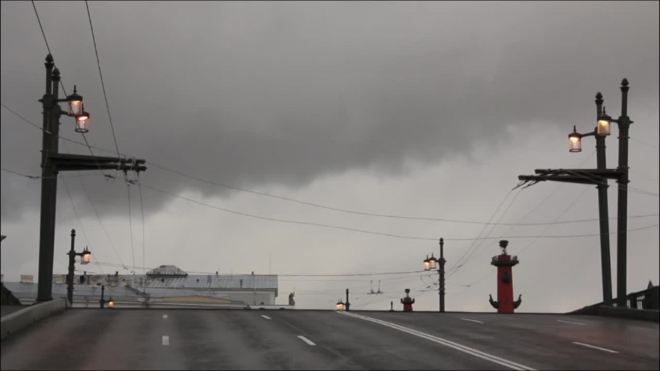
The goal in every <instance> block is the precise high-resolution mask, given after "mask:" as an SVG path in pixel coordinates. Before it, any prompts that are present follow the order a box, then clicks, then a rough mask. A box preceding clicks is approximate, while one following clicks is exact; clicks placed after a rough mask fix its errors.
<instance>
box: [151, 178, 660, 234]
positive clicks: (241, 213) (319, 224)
mask: <svg viewBox="0 0 660 371" xmlns="http://www.w3.org/2000/svg"><path fill="white" fill-rule="evenodd" d="M142 186H143V187H144V188H147V189H150V190H153V191H156V192H159V193H163V194H166V195H169V196H171V197H175V198H180V199H183V200H186V201H189V202H192V203H196V204H198V205H202V206H207V207H210V208H213V209H216V210H220V211H224V212H226V213H230V214H235V215H241V216H245V217H249V218H254V219H260V220H267V221H273V222H279V223H288V224H299V225H308V226H315V227H322V228H330V229H338V230H345V231H351V232H358V233H364V234H371V235H379V236H384V237H393V238H399V239H407V240H424V241H436V240H437V238H436V237H415V236H403V235H396V234H391V233H382V232H375V231H368V230H362V229H357V228H350V227H341V226H336V225H330V224H322V223H314V222H305V221H299V220H287V219H277V218H271V217H265V216H259V215H254V214H248V213H244V212H239V211H234V210H229V209H226V208H222V207H218V206H215V205H210V204H207V203H204V202H201V201H197V200H194V199H192V198H189V197H185V196H180V195H177V194H174V193H171V192H168V191H163V190H160V189H158V188H154V187H151V186H148V185H144V184H143V185H142ZM656 226H658V225H657V224H654V225H651V226H646V227H643V228H642V229H635V230H630V231H636V230H643V229H647V228H653V227H656ZM610 234H616V232H613V233H610ZM593 236H600V234H599V233H595V234H576V235H555V236H543V237H542V238H578V237H593ZM525 238H541V237H537V236H497V237H486V238H485V239H489V240H501V239H509V240H511V239H525ZM478 239H479V238H473V237H464V238H461V237H457V238H445V239H444V240H445V241H474V240H478Z"/></svg>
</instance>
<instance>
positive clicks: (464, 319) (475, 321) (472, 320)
mask: <svg viewBox="0 0 660 371" xmlns="http://www.w3.org/2000/svg"><path fill="white" fill-rule="evenodd" d="M461 320H463V321H470V322H474V323H483V322H481V321H477V320H476V319H469V318H461Z"/></svg>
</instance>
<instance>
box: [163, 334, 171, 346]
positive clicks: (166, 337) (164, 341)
mask: <svg viewBox="0 0 660 371" xmlns="http://www.w3.org/2000/svg"><path fill="white" fill-rule="evenodd" d="M168 345H170V337H169V336H167V335H163V346H164V347H166V346H168Z"/></svg>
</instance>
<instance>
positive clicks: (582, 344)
mask: <svg viewBox="0 0 660 371" xmlns="http://www.w3.org/2000/svg"><path fill="white" fill-rule="evenodd" d="M573 344H575V345H581V346H583V347H587V348H593V349H598V350H602V351H603V352H608V353H614V354H619V352H617V351H616V350H609V349H605V348H601V347H597V346H594V345H589V344H585V343H578V342H577V341H574V342H573Z"/></svg>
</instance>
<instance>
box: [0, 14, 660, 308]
mask: <svg viewBox="0 0 660 371" xmlns="http://www.w3.org/2000/svg"><path fill="white" fill-rule="evenodd" d="M36 6H37V9H38V11H39V15H40V17H41V21H42V24H43V27H44V30H45V33H46V37H47V38H48V42H49V44H50V47H51V50H52V53H53V56H54V58H55V63H56V65H57V67H58V68H59V69H60V70H61V72H62V80H63V82H64V85H65V87H66V89H67V91H71V90H72V88H73V85H74V84H76V85H77V86H78V92H79V93H80V94H82V95H83V96H84V101H85V108H86V110H88V111H89V112H90V113H91V117H92V120H91V128H90V132H89V134H87V139H88V140H89V141H90V144H92V145H93V146H96V147H100V148H104V149H108V150H110V151H114V148H115V145H114V141H113V136H112V130H111V127H110V122H109V119H108V113H107V110H106V108H105V103H104V98H103V92H102V88H101V82H100V78H99V73H98V67H97V64H96V56H95V54H94V46H93V43H92V36H91V32H90V29H89V24H88V21H87V13H86V9H85V4H84V3H82V2H36ZM89 6H90V11H91V15H92V20H93V23H94V30H95V36H96V41H97V45H98V49H99V50H98V51H99V58H100V62H101V67H102V69H103V76H104V79H105V85H106V91H107V95H108V102H109V105H110V110H111V114H112V118H113V123H114V128H115V132H116V136H117V142H118V146H119V150H120V152H121V153H122V154H125V155H128V156H135V157H138V158H143V159H146V160H147V162H148V164H147V165H148V167H149V168H148V170H147V172H145V173H143V174H142V175H141V181H142V183H143V184H144V185H145V186H148V187H153V188H157V189H159V190H163V191H167V192H170V193H173V194H177V195H179V196H183V197H186V198H188V199H192V200H194V201H197V202H202V203H205V204H209V205H213V206H216V207H220V208H225V209H229V210H233V211H237V212H242V213H248V214H252V215H257V216H261V217H269V218H276V219H286V220H297V221H305V222H312V223H320V224H328V225H333V226H340V227H347V228H355V229H361V230H369V231H375V232H380V233H388V234H396V235H404V236H413V237H424V238H428V239H430V240H414V239H401V238H394V237H386V236H379V235H370V234H363V233H357V232H353V231H347V230H337V229H329V228H322V227H318V226H309V225H299V224H286V223H280V222H274V221H264V220H258V219H254V218H249V217H245V216H240V215H236V214H231V213H226V212H223V211H220V210H217V209H214V208H210V207H206V206H202V205H200V204H197V203H195V202H192V201H187V200H184V199H181V198H175V197H171V196H168V195H164V194H161V193H158V192H155V191H153V190H151V189H147V188H145V187H143V189H142V193H143V205H144V211H145V223H144V231H145V234H144V239H143V234H142V230H143V224H142V218H141V214H140V203H139V190H138V188H137V186H131V187H130V193H131V201H132V206H133V209H132V221H133V228H132V229H133V238H132V241H133V249H132V248H131V245H132V244H131V233H130V229H129V219H128V196H127V190H126V186H125V183H124V181H123V180H122V179H121V174H119V173H118V174H116V175H117V176H118V179H117V180H115V181H106V180H104V178H103V177H102V176H101V175H100V174H99V172H98V171H96V172H90V173H87V174H86V176H84V177H77V178H76V177H72V178H66V179H65V180H64V181H63V180H60V181H59V191H58V210H57V212H58V219H57V232H56V233H57V234H56V260H55V270H56V272H60V273H64V272H65V270H66V265H65V264H66V254H65V253H66V251H67V250H68V245H69V232H70V230H71V229H72V228H76V229H77V230H78V236H79V237H78V244H79V245H84V244H86V245H89V246H90V249H91V250H92V251H93V254H94V260H95V261H101V262H104V263H110V264H123V265H126V266H133V265H135V266H138V267H142V266H146V267H153V266H156V265H160V264H174V265H177V266H179V267H180V268H181V269H183V270H187V271H199V272H208V271H212V272H214V271H216V270H219V271H220V272H223V273H231V272H234V273H249V272H251V271H255V273H268V272H272V273H273V274H339V273H374V272H401V271H404V272H405V271H414V270H418V269H420V268H421V266H422V264H421V262H422V260H423V259H424V258H425V257H426V255H427V254H430V253H431V252H433V253H435V254H437V250H438V246H437V242H436V241H435V239H437V238H439V237H441V236H442V237H444V238H445V239H446V240H447V243H446V245H445V247H446V255H447V256H446V258H447V260H448V267H453V266H454V265H455V264H456V262H457V261H459V258H461V257H462V256H463V255H464V254H465V252H466V251H467V250H468V249H469V248H470V247H471V246H472V247H478V248H477V249H476V252H475V253H474V255H472V256H471V258H470V259H469V260H468V261H467V262H466V263H465V264H464V265H463V266H461V267H460V269H458V270H457V271H456V272H455V273H451V275H450V276H449V277H448V281H447V282H448V289H447V295H448V296H447V303H448V304H447V308H448V310H492V309H491V308H490V306H489V304H488V300H487V299H488V294H489V293H492V294H495V290H496V286H495V280H494V276H493V275H490V276H488V274H489V273H491V274H492V273H493V272H494V270H495V268H494V267H492V266H490V265H489V263H490V258H491V256H493V255H495V254H497V252H498V248H497V239H496V238H493V237H500V236H505V237H512V238H510V241H511V243H510V252H511V253H512V254H519V255H520V260H521V263H520V265H519V266H517V267H516V268H514V277H515V279H514V285H515V286H514V290H515V292H516V294H518V293H521V294H522V295H523V305H522V306H521V308H520V309H521V310H522V311H567V310H571V309H575V308H578V307H581V306H584V305H588V304H592V303H595V302H597V301H599V300H600V299H601V291H600V287H601V283H600V256H599V239H598V237H581V238H561V239H558V238H547V237H548V236H560V235H563V236H565V235H574V234H593V233H598V225H597V223H596V222H587V223H576V224H557V225H551V226H549V227H548V226H534V227H529V226H527V227H523V226H515V227H511V226H497V227H495V228H492V227H488V228H487V229H485V230H484V233H483V234H481V236H483V235H486V234H488V233H489V232H490V234H488V236H489V238H490V239H487V240H481V241H477V242H476V244H474V245H473V241H467V240H458V239H468V238H477V237H479V236H480V233H481V232H482V230H483V228H484V226H483V225H479V224H470V223H449V222H438V221H423V220H401V219H393V218H376V217H368V216H359V215H353V214H347V213H342V212H337V211H331V210H327V209H321V208H317V207H311V206H308V205H302V204H297V203H293V202H288V201H284V200H281V199H275V198H271V197H265V196H261V195H257V194H253V193H246V192H239V191H230V190H228V189H227V188H223V187H219V186H215V185H211V184H209V183H203V182H199V181H196V180H193V179H191V178H187V177H183V176H180V175H176V174H174V173H172V172H169V171H165V170H163V169H161V168H159V167H157V166H156V165H159V166H162V167H165V168H168V169H171V170H175V171H178V172H183V173H185V174H188V175H191V176H193V177H197V178H201V179H205V180H208V181H212V182H217V183H222V184H227V185H232V186H235V187H242V188H246V189H250V190H256V191H259V192H264V193H269V194H275V195H278V196H283V197H287V198H293V199H296V200H302V201H306V202H312V203H317V204H322V205H326V206H330V207H335V208H342V209H350V210H356V211H362V212H368V213H378V214H394V215H407V216H423V217H431V218H445V219H460V220H467V221H480V222H486V221H488V220H489V219H490V218H491V217H492V216H493V215H494V214H493V213H494V212H495V211H496V210H497V209H498V206H499V205H500V204H501V203H502V202H503V200H505V201H504V203H503V206H502V207H501V208H500V209H499V212H498V213H497V214H495V215H494V220H500V222H502V223H519V222H527V223H529V222H538V223H546V222H554V221H557V220H559V221H565V220H576V219H592V218H596V217H597V215H598V214H597V198H596V190H595V188H594V187H589V186H582V185H570V184H567V185H560V184H558V183H541V184H538V185H535V186H534V187H531V188H528V189H524V190H522V191H520V190H516V191H514V192H511V189H512V188H513V187H514V186H515V185H516V184H517V176H518V175H520V174H532V173H533V170H534V169H536V168H559V167H594V166H595V155H593V152H594V146H595V143H594V141H593V138H587V139H585V141H584V149H585V150H584V151H583V152H582V153H580V154H569V153H568V147H567V138H566V136H567V134H568V133H569V132H570V131H571V130H572V127H573V125H577V127H578V130H580V131H583V132H587V131H590V130H591V129H592V128H593V126H594V121H595V107H594V102H593V99H594V95H595V94H596V92H597V91H601V92H602V93H603V95H604V96H605V105H606V107H607V109H608V112H609V113H611V114H612V115H618V114H619V111H620V110H619V108H620V93H619V89H618V88H619V83H620V81H621V79H622V78H623V77H626V78H628V79H629V81H630V84H631V89H630V107H629V114H630V116H631V118H632V119H633V120H634V121H635V124H634V125H633V126H632V128H631V137H632V141H631V143H630V147H631V149H630V151H631V152H630V153H631V158H630V165H631V179H632V183H631V186H633V187H635V188H636V189H638V190H643V191H644V192H639V191H638V192H634V193H630V210H629V214H630V215H631V216H638V215H653V216H650V217H643V218H632V219H631V220H630V222H629V226H630V228H631V229H635V228H642V227H647V226H653V225H656V227H653V228H650V229H644V230H640V231H636V232H631V233H630V234H629V251H630V254H629V278H628V282H629V289H630V290H631V291H632V290H641V289H643V288H645V287H646V284H647V283H648V281H649V279H652V280H653V281H654V282H655V283H657V281H658V275H659V273H658V259H659V256H658V228H657V224H658V216H657V214H658V197H657V194H658V158H659V155H658V135H659V132H658V122H659V113H658V110H659V107H658V99H659V93H658V86H659V85H658V77H659V76H658V70H659V56H658V51H659V48H658V43H659V40H658V33H659V26H658V16H657V14H658V3H657V2H602V3H593V2H585V3H581V2H570V3H569V2H552V3H549V2H548V3H544V2H528V3H527V2H507V3H497V2H484V3H478V2H456V3H454V2H405V3H403V2H401V3H400V2H382V3H380V2H356V3H352V2H336V3H334V2H309V3H303V2H291V3H288V2H277V3H275V2H273V3H269V2H265V3H264V2H222V3H221V2H185V3H184V2H112V3H110V2H90V4H89ZM1 27H2V36H1V38H2V40H1V41H2V46H1V51H2V56H1V60H2V75H1V77H2V87H1V89H2V103H3V104H4V105H6V106H8V107H10V108H11V109H13V110H14V111H16V112H18V113H19V114H21V115H23V116H24V117H25V118H27V119H28V120H30V121H32V122H34V123H37V124H40V123H41V117H40V112H41V108H40V104H39V103H38V101H37V100H38V99H39V98H40V97H41V95H42V94H43V87H44V81H43V80H44V67H43V62H44V58H45V56H46V54H47V50H46V45H45V43H44V40H43V36H42V35H41V31H40V29H39V25H38V23H37V19H36V16H35V13H34V9H33V8H32V4H31V3H30V2H9V1H3V2H2V26H1ZM616 131H617V129H616V128H613V132H614V135H612V136H610V137H609V138H608V155H609V165H610V167H614V166H616V156H617V150H618V146H617V143H616V137H617V135H616V134H617V133H616ZM61 133H62V135H63V136H64V137H67V138H70V139H74V140H78V141H81V140H82V138H81V137H80V135H79V134H77V133H75V132H74V131H73V122H72V121H71V119H69V118H67V117H64V118H63V119H62V125H61ZM1 140H2V142H1V144H2V152H1V154H2V167H3V168H4V169H9V170H13V171H17V172H20V173H24V174H30V175H38V174H39V172H40V152H39V151H40V149H41V134H40V132H39V130H37V129H36V128H33V127H31V126H30V125H29V124H26V123H25V122H22V121H21V120H20V119H19V118H17V117H16V116H14V115H13V114H11V113H10V112H9V111H8V110H6V109H5V108H2V139H1ZM64 143H66V142H63V141H61V144H60V148H61V150H62V151H63V152H66V151H67V150H70V151H71V152H73V153H81V154H89V152H88V150H87V148H85V147H82V146H79V145H76V144H74V143H66V145H65V144H64ZM95 153H97V154H102V155H111V154H112V153H111V152H110V153H108V152H102V151H100V150H95ZM109 174H114V172H109ZM63 175H64V176H72V175H76V174H72V173H66V174H63ZM130 176H131V177H134V175H130ZM67 189H68V190H69V192H70V194H71V198H69V196H68V194H67V191H66V190H67ZM85 189H86V190H87V192H85ZM39 192H40V181H39V180H30V179H27V178H23V177H20V176H16V175H14V174H11V173H8V172H6V171H3V172H2V233H3V234H6V235H8V236H9V237H8V239H7V240H5V241H4V242H3V247H2V272H3V273H4V274H5V279H7V280H15V279H17V278H18V275H20V274H34V275H35V278H36V272H37V256H38V228H39V197H40V193H39ZM609 193H610V207H611V211H610V215H611V216H613V217H614V216H616V192H615V188H614V187H611V188H610V192H609ZM90 200H91V202H93V204H92V203H91V202H90ZM543 200H545V201H544V202H543V203H541V202H542V201H543ZM539 203H541V204H539ZM72 205H75V210H76V212H77V214H78V215H79V217H80V218H79V219H78V218H77V217H76V215H75V212H74V209H73V207H72ZM94 208H96V210H98V213H99V215H100V218H97V216H96V213H95V211H94ZM505 211H506V212H505ZM558 218H559V219H558ZM99 219H100V221H99ZM101 223H102V225H103V226H102V225H101ZM81 224H82V226H81ZM104 227H105V230H107V231H108V234H109V237H110V238H108V236H107V235H106V233H105V232H104ZM615 227H616V220H612V221H611V229H612V230H615ZM491 228H492V231H491ZM83 229H84V232H83ZM516 236H531V237H529V238H513V237H516ZM533 236H541V237H540V238H532V237H533ZM143 241H144V243H143ZM143 247H144V256H145V260H144V261H143V259H142V256H143ZM523 250H524V252H522V251H523ZM133 251H134V252H133ZM615 252H616V243H615V238H614V236H612V256H613V258H614V260H613V262H612V267H613V274H614V273H615V272H616V270H615V267H616V253H615ZM133 256H135V258H133ZM270 256H272V258H269V257H270ZM134 260H135V263H134V262H133V261H134ZM101 269H103V270H104V271H105V272H109V271H112V272H114V270H115V268H113V267H108V266H105V267H104V266H101V267H99V266H92V267H90V270H95V271H100V270H101ZM122 271H123V270H122ZM614 276H615V277H616V275H614ZM340 279H342V280H347V279H348V280H350V281H346V282H338V280H340ZM379 279H380V280H382V282H381V290H382V291H384V292H385V295H383V296H370V295H366V292H367V291H368V290H369V288H370V281H371V280H374V287H375V286H377V281H378V280H379ZM436 279H437V275H431V276H428V275H427V276H421V277H420V276H419V275H410V274H409V275H402V276H374V277H350V278H329V277H326V278H318V277H317V278H313V279H310V278H303V277H300V278H293V277H281V278H280V293H281V294H280V300H281V301H282V302H284V301H286V296H287V294H288V293H289V292H291V291H292V290H294V288H295V290H296V293H297V301H298V305H300V306H303V307H310V308H330V307H332V304H333V301H335V302H336V300H337V299H338V298H339V297H340V296H342V295H343V291H344V289H345V288H346V287H349V288H351V289H352V291H353V292H354V293H355V294H354V295H353V296H354V301H353V303H354V305H355V306H356V307H361V308H371V309H388V308H389V301H390V300H395V301H396V300H397V299H395V298H398V297H401V296H403V289H404V288H406V287H408V288H411V289H413V290H422V289H424V288H425V287H427V286H429V285H431V284H432V283H433V282H435V281H436ZM475 282H476V283H475ZM473 283H474V284H473ZM470 284H473V285H472V286H471V287H469V288H468V287H463V286H465V285H470ZM375 288H376V287H375ZM614 290H616V287H614ZM416 295H417V296H418V306H417V307H418V308H419V309H429V310H431V309H436V308H437V293H435V292H426V293H421V292H418V293H416Z"/></svg>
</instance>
